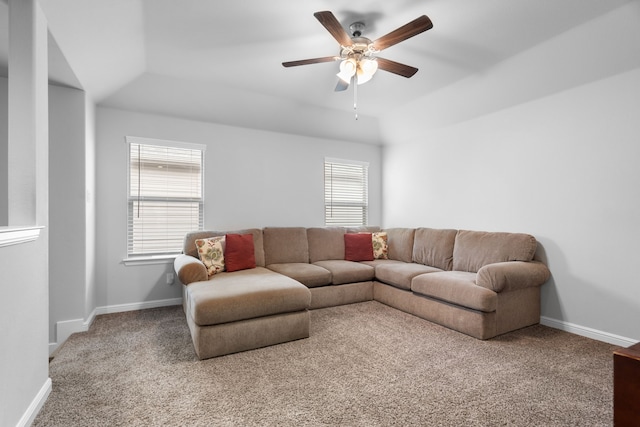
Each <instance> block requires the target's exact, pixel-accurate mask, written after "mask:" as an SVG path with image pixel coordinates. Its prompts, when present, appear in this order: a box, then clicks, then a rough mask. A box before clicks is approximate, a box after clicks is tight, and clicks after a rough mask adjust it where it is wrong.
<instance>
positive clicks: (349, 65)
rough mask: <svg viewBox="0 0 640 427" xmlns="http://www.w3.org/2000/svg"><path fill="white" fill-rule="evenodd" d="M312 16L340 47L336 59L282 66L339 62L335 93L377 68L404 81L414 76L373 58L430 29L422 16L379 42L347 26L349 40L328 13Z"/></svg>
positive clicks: (361, 26) (402, 67)
mask: <svg viewBox="0 0 640 427" xmlns="http://www.w3.org/2000/svg"><path fill="white" fill-rule="evenodd" d="M313 16H315V17H316V19H317V20H318V21H320V23H321V24H322V25H323V26H324V27H325V28H326V29H327V31H329V33H330V34H331V35H332V36H333V38H334V39H336V41H337V42H338V43H339V44H340V54H339V55H337V56H324V57H321V58H312V59H303V60H299V61H289V62H283V63H282V65H283V66H285V67H296V66H299V65H308V64H317V63H321V62H333V61H342V62H341V63H340V72H339V73H338V74H337V76H338V77H339V79H338V85H337V86H336V89H335V90H336V91H341V90H345V89H347V88H348V87H349V84H350V83H351V80H352V79H355V81H356V83H357V84H362V83H366V82H367V81H369V80H370V79H371V77H373V75H374V74H375V72H376V71H377V70H378V68H379V69H381V70H384V71H388V72H390V73H393V74H397V75H399V76H403V77H407V78H409V77H411V76H413V75H414V74H415V73H417V72H418V69H417V68H415V67H412V66H409V65H405V64H401V63H399V62H395V61H391V60H389V59H385V58H381V57H379V56H377V55H378V53H379V52H380V51H382V50H384V49H386V48H388V47H391V46H393V45H395V44H398V43H400V42H402V41H404V40H407V39H409V38H411V37H413V36H415V35H418V34H420V33H422V32H424V31H427V30H429V29H431V28H433V23H432V22H431V20H430V19H429V18H428V17H427V16H426V15H422V16H420V17H418V18H416V19H414V20H413V21H411V22H409V23H408V24H405V25H403V26H401V27H399V28H397V29H395V30H393V31H391V32H390V33H388V34H386V35H384V36H382V37H380V38H379V39H376V40H374V41H371V40H370V39H368V38H366V37H363V36H362V30H363V29H364V27H365V25H364V23H362V22H354V23H353V24H351V26H350V27H349V29H350V30H351V33H352V36H350V35H349V34H348V33H347V32H346V31H345V30H344V28H343V27H342V25H341V24H340V22H339V21H338V20H337V19H336V17H335V16H334V15H333V13H331V12H330V11H323V12H316V13H314V14H313Z"/></svg>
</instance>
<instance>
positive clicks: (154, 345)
mask: <svg viewBox="0 0 640 427" xmlns="http://www.w3.org/2000/svg"><path fill="white" fill-rule="evenodd" d="M614 348H615V347H614V346H611V345H609V344H605V343H601V342H598V341H593V340H590V339H587V338H584V337H580V336H576V335H572V334H568V333H566V332H562V331H558V330H555V329H551V328H547V327H544V326H533V327H530V328H525V329H523V330H520V331H516V332H514V333H510V334H507V335H504V336H502V337H498V338H495V339H493V340H490V341H479V340H476V339H474V338H471V337H468V336H466V335H463V334H460V333H458V332H454V331H451V330H448V329H446V328H443V327H440V326H438V325H435V324H432V323H430V322H427V321H425V320H422V319H419V318H417V317H414V316H411V315H409V314H405V313H402V312H400V311H398V310H395V309H392V308H390V307H387V306H385V305H382V304H380V303H377V302H373V301H372V302H366V303H360V304H352V305H347V306H341V307H332V308H326V309H321V310H315V311H312V312H311V337H310V338H308V339H304V340H299V341H295V342H290V343H286V344H281V345H277V346H272V347H267V348H263V349H258V350H253V351H248V352H243V353H238V354H233V355H228V356H223V357H219V358H214V359H208V360H205V361H199V360H198V359H197V357H196V355H195V353H194V350H193V345H192V343H191V338H190V336H189V330H188V328H187V325H186V321H185V319H184V313H183V312H182V309H181V307H168V308H160V309H152V310H142V311H137V312H128V313H119V314H111V315H104V316H99V317H98V318H96V320H95V322H94V324H93V325H92V327H91V329H90V331H89V332H85V333H80V334H74V335H72V336H71V337H70V338H69V340H68V341H67V342H66V343H65V344H64V345H63V346H62V347H61V348H60V349H59V351H58V352H57V354H56V355H55V358H54V359H53V361H52V362H51V364H50V376H51V378H52V380H53V391H52V393H51V395H50V396H49V399H48V401H47V402H46V404H45V405H44V407H43V409H42V411H41V412H40V414H39V415H38V417H37V418H36V420H35V423H34V426H65V427H69V426H253V425H259V426H274V425H278V426H334V425H335V426H337V425H340V426H392V425H398V426H409V425H412V426H605V425H611V424H612V422H611V420H612V396H613V383H612V366H613V363H612V362H613V356H612V352H613V350H614Z"/></svg>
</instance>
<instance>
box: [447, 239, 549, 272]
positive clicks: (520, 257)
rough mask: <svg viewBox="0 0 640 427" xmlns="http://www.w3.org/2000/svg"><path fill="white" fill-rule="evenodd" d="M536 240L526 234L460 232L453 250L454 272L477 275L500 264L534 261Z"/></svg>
mask: <svg viewBox="0 0 640 427" xmlns="http://www.w3.org/2000/svg"><path fill="white" fill-rule="evenodd" d="M536 247H537V242H536V239H535V238H534V237H533V236H531V235H529V234H523V233H501V232H487V231H468V230H460V231H458V234H456V240H455V245H454V247H453V269H454V270H458V271H469V272H473V273H477V272H478V270H480V269H481V268H482V267H483V266H485V265H487V264H493V263H496V262H506V261H531V260H533V256H534V254H535V252H536Z"/></svg>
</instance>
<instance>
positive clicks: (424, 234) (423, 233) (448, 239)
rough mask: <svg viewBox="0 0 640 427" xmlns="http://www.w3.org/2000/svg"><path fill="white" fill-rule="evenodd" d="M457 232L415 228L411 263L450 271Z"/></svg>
mask: <svg viewBox="0 0 640 427" xmlns="http://www.w3.org/2000/svg"><path fill="white" fill-rule="evenodd" d="M457 233H458V230H450V229H443V230H439V229H435V228H417V229H416V232H415V236H414V239H413V262H417V263H418V264H424V265H428V266H431V267H437V268H439V269H441V270H448V271H450V270H451V269H452V268H453V246H454V244H455V241H456V234H457Z"/></svg>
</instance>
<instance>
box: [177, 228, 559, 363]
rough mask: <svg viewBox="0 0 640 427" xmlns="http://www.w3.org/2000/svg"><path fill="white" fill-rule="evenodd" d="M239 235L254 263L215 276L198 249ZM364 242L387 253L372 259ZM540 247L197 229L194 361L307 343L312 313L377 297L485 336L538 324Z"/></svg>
mask: <svg viewBox="0 0 640 427" xmlns="http://www.w3.org/2000/svg"><path fill="white" fill-rule="evenodd" d="M238 235H240V236H245V237H246V238H248V239H249V240H252V243H253V247H252V248H250V249H251V250H250V252H251V253H252V256H253V258H254V262H253V263H250V264H249V265H248V266H247V267H246V268H243V269H240V270H236V271H220V272H215V274H209V273H211V270H210V269H209V270H208V269H207V266H205V263H204V262H203V261H202V260H201V259H200V258H199V254H198V249H197V244H196V242H198V244H202V243H201V242H203V241H208V240H207V239H217V241H218V242H219V241H220V240H223V239H222V236H232V237H234V238H235V236H238ZM363 239H365V240H366V239H368V240H369V243H370V244H371V245H372V246H375V245H374V244H373V243H372V242H373V241H376V242H378V243H379V244H380V245H383V246H384V247H382V248H378V249H381V250H380V251H378V252H376V253H374V254H372V255H369V253H368V252H367V251H365V252H364V255H363V254H362V250H361V249H362V245H363V244H362V242H363V241H364V240H363ZM229 242H230V240H228V241H227V245H228V244H229ZM354 242H356V243H354ZM380 242H382V243H380ZM216 244H218V243H216ZM536 247H537V242H536V240H535V238H534V237H533V236H531V235H528V234H522V233H503V232H483V231H470V230H453V229H432V228H389V229H382V230H381V229H380V228H379V227H360V228H343V227H316V228H305V227H266V228H262V229H247V230H239V231H233V232H214V231H197V232H192V233H188V234H187V236H185V240H184V248H183V254H181V255H179V256H178V257H177V258H176V260H175V264H174V266H175V270H176V273H177V276H178V279H179V280H180V282H181V283H182V284H183V308H184V311H185V315H186V318H187V323H188V325H189V329H190V331H191V335H192V339H193V343H194V347H195V350H196V353H197V355H198V357H199V358H200V359H206V358H209V357H215V356H220V355H224V354H229V353H233V352H238V351H243V350H249V349H254V348H259V347H263V346H267V345H272V344H278V343H283V342H286V341H291V340H296V339H301V338H306V337H308V336H309V313H308V310H310V309H317V308H322V307H330V306H336V305H342V304H350V303H356V302H363V301H369V300H377V301H379V302H382V303H384V304H386V305H389V306H391V307H394V308H396V309H400V310H402V311H405V312H407V313H411V314H413V315H416V316H419V317H421V318H423V319H426V320H429V321H432V322H435V323H438V324H440V325H443V326H445V327H448V328H451V329H454V330H456V331H459V332H462V333H465V334H467V335H470V336H473V337H475V338H478V339H489V338H493V337H495V336H497V335H501V334H504V333H506V332H510V331H513V330H516V329H520V328H523V327H526V326H530V325H533V324H536V323H538V322H539V320H540V286H541V285H543V284H544V283H545V282H546V281H547V280H548V279H549V277H550V272H549V269H548V268H547V267H546V265H545V264H544V263H543V262H541V261H539V260H535V259H534V256H535V252H536ZM227 249H228V248H227ZM247 250H249V249H247ZM359 251H360V252H359ZM225 254H226V252H225ZM230 260H231V259H230ZM205 261H206V260H205Z"/></svg>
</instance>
